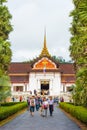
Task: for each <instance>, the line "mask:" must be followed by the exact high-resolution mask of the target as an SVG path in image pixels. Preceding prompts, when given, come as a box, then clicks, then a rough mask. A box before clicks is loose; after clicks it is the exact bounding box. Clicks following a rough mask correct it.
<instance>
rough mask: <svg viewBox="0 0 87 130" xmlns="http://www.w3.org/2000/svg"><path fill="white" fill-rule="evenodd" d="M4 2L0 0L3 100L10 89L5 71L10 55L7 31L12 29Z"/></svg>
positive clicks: (0, 76) (0, 66) (0, 74)
mask: <svg viewBox="0 0 87 130" xmlns="http://www.w3.org/2000/svg"><path fill="white" fill-rule="evenodd" d="M4 2H7V0H0V101H5V99H6V97H7V96H9V95H10V91H11V89H10V80H9V76H8V73H7V72H8V67H9V64H10V62H11V56H12V52H11V49H10V42H9V41H8V38H9V33H10V32H11V31H12V30H13V29H12V26H11V23H10V20H11V18H12V16H11V14H10V13H9V10H8V8H7V7H6V6H5V5H4Z"/></svg>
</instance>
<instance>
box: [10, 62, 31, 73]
mask: <svg viewBox="0 0 87 130" xmlns="http://www.w3.org/2000/svg"><path fill="white" fill-rule="evenodd" d="M30 70H31V66H30V65H29V63H21V62H20V63H19V62H14V63H11V64H10V66H9V70H8V72H9V74H10V73H12V74H15V73H29V72H30Z"/></svg>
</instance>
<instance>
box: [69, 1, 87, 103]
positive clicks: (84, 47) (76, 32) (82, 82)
mask: <svg viewBox="0 0 87 130" xmlns="http://www.w3.org/2000/svg"><path fill="white" fill-rule="evenodd" d="M73 3H74V10H73V11H72V12H71V13H70V16H72V17H73V20H72V27H71V28H70V32H71V34H72V37H71V39H70V42H71V45H70V55H71V57H72V60H73V61H74V67H75V71H76V86H77V87H76V90H75V95H74V97H75V102H76V103H77V102H78V105H79V104H84V105H86V106H87V76H86V75H87V0H73ZM84 95H85V96H84Z"/></svg>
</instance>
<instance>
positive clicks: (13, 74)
mask: <svg viewBox="0 0 87 130" xmlns="http://www.w3.org/2000/svg"><path fill="white" fill-rule="evenodd" d="M9 76H10V79H11V91H12V95H29V94H32V95H33V94H35V93H37V94H39V95H52V96H60V95H61V94H65V93H68V92H69V90H70V87H71V86H72V85H73V84H74V83H75V73H74V68H73V64H72V63H60V62H56V61H55V60H54V59H53V58H52V57H51V55H50V53H49V51H48V48H47V43H46V34H45V36H44V45H43V48H42V51H41V53H40V55H39V56H38V58H36V59H35V60H34V62H33V63H32V64H30V63H28V62H27V63H23V62H14V63H11V64H10V66H9Z"/></svg>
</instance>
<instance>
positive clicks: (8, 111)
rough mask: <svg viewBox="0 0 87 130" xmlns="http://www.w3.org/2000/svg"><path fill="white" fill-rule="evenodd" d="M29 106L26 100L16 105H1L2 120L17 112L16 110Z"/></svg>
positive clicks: (0, 115)
mask: <svg viewBox="0 0 87 130" xmlns="http://www.w3.org/2000/svg"><path fill="white" fill-rule="evenodd" d="M26 107H27V103H26V102H21V103H16V104H15V105H12V106H11V105H10V106H3V107H0V121H1V120H4V119H6V118H7V117H9V116H11V115H13V114H15V113H16V112H18V111H20V110H22V109H24V108H26Z"/></svg>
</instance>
